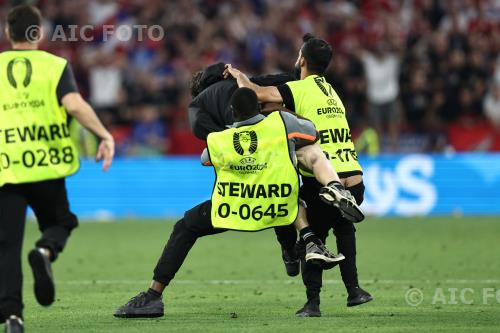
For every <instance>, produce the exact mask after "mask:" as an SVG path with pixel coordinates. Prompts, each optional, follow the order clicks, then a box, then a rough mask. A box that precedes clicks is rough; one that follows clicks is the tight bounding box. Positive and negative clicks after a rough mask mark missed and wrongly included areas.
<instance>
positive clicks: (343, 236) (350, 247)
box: [298, 177, 365, 301]
mask: <svg viewBox="0 0 500 333" xmlns="http://www.w3.org/2000/svg"><path fill="white" fill-rule="evenodd" d="M302 181H303V185H302V187H301V189H300V197H301V199H302V200H304V201H305V202H306V203H307V219H308V222H309V225H310V227H311V229H312V230H313V231H314V233H315V234H316V235H317V236H318V237H319V238H320V239H321V240H322V241H323V242H325V241H326V238H327V237H328V233H329V231H330V229H333V233H334V234H335V237H336V239H337V250H338V252H340V253H342V254H343V255H344V256H345V259H344V260H343V261H341V262H340V264H339V266H340V273H341V275H342V280H343V282H344V285H345V286H346V288H347V289H349V288H352V287H356V286H358V273H357V268H356V234H355V232H356V228H355V227H354V225H353V224H352V223H350V222H348V221H346V220H345V219H344V218H342V216H341V215H340V212H339V211H338V209H336V208H334V207H332V206H329V205H327V204H325V203H324V202H323V201H321V199H320V198H319V196H318V192H319V189H320V188H321V185H320V184H319V183H318V182H317V181H316V180H315V179H313V178H306V177H303V178H302ZM347 189H348V190H349V191H350V192H351V193H352V195H353V196H354V198H355V199H356V202H357V203H358V204H361V202H363V197H364V191H365V186H364V184H363V182H361V183H359V184H357V185H355V186H352V187H348V188H347ZM298 247H299V253H300V254H301V255H302V256H303V255H304V254H305V249H304V246H303V244H301V243H300V242H299V246H298ZM301 265H302V266H301V270H302V281H303V282H304V285H305V287H306V294H307V299H308V300H313V299H316V300H318V301H319V294H320V292H321V287H322V281H323V270H322V269H321V267H319V266H317V265H314V264H307V263H305V260H301Z"/></svg>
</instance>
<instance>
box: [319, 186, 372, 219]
mask: <svg viewBox="0 0 500 333" xmlns="http://www.w3.org/2000/svg"><path fill="white" fill-rule="evenodd" d="M319 197H320V198H321V200H323V201H324V202H325V203H327V204H329V205H332V206H334V207H337V208H338V209H339V210H340V213H341V214H342V217H344V218H345V219H346V220H348V221H350V222H354V223H358V222H361V221H363V220H364V219H365V214H364V213H363V211H362V210H361V208H359V206H358V204H357V203H356V199H355V198H354V197H353V196H352V194H351V192H349V191H348V190H346V189H344V188H343V186H342V184H340V183H337V182H331V183H330V184H328V185H327V186H323V187H322V188H321V189H320V190H319Z"/></svg>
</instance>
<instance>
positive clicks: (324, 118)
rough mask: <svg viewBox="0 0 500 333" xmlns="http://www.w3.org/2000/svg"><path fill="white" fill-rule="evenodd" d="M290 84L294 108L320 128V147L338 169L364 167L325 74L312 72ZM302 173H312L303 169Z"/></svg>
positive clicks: (307, 174)
mask: <svg viewBox="0 0 500 333" xmlns="http://www.w3.org/2000/svg"><path fill="white" fill-rule="evenodd" d="M287 85H288V86H289V87H290V91H291V92H292V95H293V100H294V104H295V112H296V113H297V114H298V115H300V116H302V117H305V118H307V119H309V120H311V121H312V122H313V123H314V125H315V126H316V129H317V130H318V132H319V141H318V143H319V144H320V146H321V148H322V149H323V151H324V152H325V153H326V155H327V157H328V159H329V160H330V162H331V163H332V166H333V167H334V168H335V170H336V171H337V172H338V173H341V172H350V171H358V170H359V171H361V170H362V169H361V166H360V165H359V163H358V156H357V154H356V149H355V148H354V143H353V141H352V137H351V130H350V128H349V124H348V123H347V118H346V115H345V108H344V104H342V101H341V100H340V98H339V96H338V95H337V93H336V92H335V90H334V89H333V88H332V86H331V85H330V84H329V83H328V82H326V80H325V78H324V77H321V76H318V75H310V76H308V77H306V78H305V79H304V80H299V81H291V82H288V83H287ZM300 172H301V174H303V175H305V176H308V177H313V174H312V173H310V172H308V171H305V170H303V169H301V170H300Z"/></svg>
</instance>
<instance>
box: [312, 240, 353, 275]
mask: <svg viewBox="0 0 500 333" xmlns="http://www.w3.org/2000/svg"><path fill="white" fill-rule="evenodd" d="M344 259H345V257H344V255H343V254H342V253H339V254H334V253H332V252H330V250H328V248H327V247H326V246H325V244H323V242H321V241H319V240H318V242H317V243H315V242H309V243H307V245H306V255H305V260H306V262H311V263H313V264H317V265H320V266H321V267H322V268H323V269H330V268H333V267H335V266H337V264H338V263H339V262H340V261H342V260H344Z"/></svg>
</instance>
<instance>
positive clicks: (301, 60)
mask: <svg viewBox="0 0 500 333" xmlns="http://www.w3.org/2000/svg"><path fill="white" fill-rule="evenodd" d="M299 65H300V67H305V66H306V58H304V57H301V58H300V59H299Z"/></svg>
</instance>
